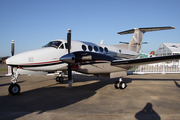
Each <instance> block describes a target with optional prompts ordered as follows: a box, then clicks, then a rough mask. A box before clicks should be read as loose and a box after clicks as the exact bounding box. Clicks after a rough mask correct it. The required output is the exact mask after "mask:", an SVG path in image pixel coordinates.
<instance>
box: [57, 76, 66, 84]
mask: <svg viewBox="0 0 180 120" xmlns="http://www.w3.org/2000/svg"><path fill="white" fill-rule="evenodd" d="M56 82H60V83H63V82H64V78H63V77H56Z"/></svg>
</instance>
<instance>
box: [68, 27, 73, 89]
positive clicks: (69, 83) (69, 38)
mask: <svg viewBox="0 0 180 120" xmlns="http://www.w3.org/2000/svg"><path fill="white" fill-rule="evenodd" d="M67 44H68V54H70V49H71V30H70V29H68V31H67ZM72 82H73V80H72V68H71V64H70V63H68V85H69V88H71V87H72Z"/></svg>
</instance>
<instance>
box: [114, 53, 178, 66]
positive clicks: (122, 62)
mask: <svg viewBox="0 0 180 120" xmlns="http://www.w3.org/2000/svg"><path fill="white" fill-rule="evenodd" d="M174 59H180V55H169V56H160V57H150V58H139V59H126V60H114V61H112V62H111V65H112V66H122V65H128V66H136V65H143V64H151V63H158V62H166V61H172V60H174Z"/></svg>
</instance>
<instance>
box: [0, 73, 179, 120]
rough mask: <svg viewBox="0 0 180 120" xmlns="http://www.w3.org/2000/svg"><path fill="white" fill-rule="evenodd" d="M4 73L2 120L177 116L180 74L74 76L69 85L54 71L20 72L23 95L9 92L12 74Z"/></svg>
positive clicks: (165, 119) (175, 119)
mask: <svg viewBox="0 0 180 120" xmlns="http://www.w3.org/2000/svg"><path fill="white" fill-rule="evenodd" d="M5 74H6V72H0V120H14V119H17V120H24V119H27V120H37V119H43V120H59V119H60V120H71V119H73V120H97V119H98V120H116V119H118V120H152V119H153V120H160V119H162V120H179V119H180V74H166V75H162V74H151V75H130V76H127V77H125V78H124V79H123V80H124V82H126V83H127V88H126V89H124V90H120V89H115V88H114V82H115V81H116V80H118V79H111V80H110V79H108V78H97V77H96V76H87V75H76V77H75V79H74V83H73V87H72V88H71V89H69V88H68V85H67V80H66V81H64V83H63V84H60V83H57V82H56V81H55V77H56V76H19V78H18V84H19V85H20V86H21V94H19V95H17V96H11V95H8V87H9V85H10V84H11V82H10V79H11V77H6V76H5Z"/></svg>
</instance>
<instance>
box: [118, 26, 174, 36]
mask: <svg viewBox="0 0 180 120" xmlns="http://www.w3.org/2000/svg"><path fill="white" fill-rule="evenodd" d="M136 29H139V30H140V31H141V32H143V33H145V32H151V31H158V30H168V29H175V27H173V26H167V27H149V28H134V29H131V30H126V31H122V32H118V33H117V34H120V35H124V34H131V33H134V31H135V30H136Z"/></svg>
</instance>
